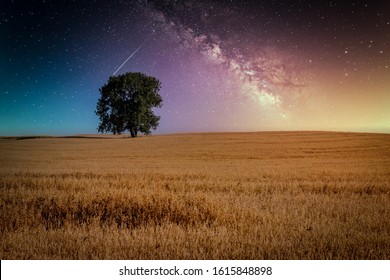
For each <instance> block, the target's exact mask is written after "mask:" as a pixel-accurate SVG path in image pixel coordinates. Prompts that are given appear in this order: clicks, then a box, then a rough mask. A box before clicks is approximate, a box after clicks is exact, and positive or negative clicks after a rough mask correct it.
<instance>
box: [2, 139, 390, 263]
mask: <svg viewBox="0 0 390 280" xmlns="http://www.w3.org/2000/svg"><path fill="white" fill-rule="evenodd" d="M0 191H1V197H0V199H1V205H0V207H1V211H0V230H1V248H0V258H1V259H389V258H390V135H388V134H365V133H335V132H259V133H206V134H177V135H161V136H149V137H139V138H136V139H131V138H121V137H112V138H110V137H106V138H97V137H95V138H94V137H80V138H31V139H29V138H26V139H21V140H17V139H16V138H1V139H0Z"/></svg>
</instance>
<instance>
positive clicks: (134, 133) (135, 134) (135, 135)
mask: <svg viewBox="0 0 390 280" xmlns="http://www.w3.org/2000/svg"><path fill="white" fill-rule="evenodd" d="M130 135H131V138H133V137H137V130H136V129H134V128H133V127H132V128H130Z"/></svg>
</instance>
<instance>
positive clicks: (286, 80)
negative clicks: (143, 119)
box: [0, 0, 390, 136]
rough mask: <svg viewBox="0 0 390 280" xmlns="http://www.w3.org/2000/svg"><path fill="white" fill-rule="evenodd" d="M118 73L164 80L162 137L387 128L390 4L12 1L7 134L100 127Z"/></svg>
mask: <svg viewBox="0 0 390 280" xmlns="http://www.w3.org/2000/svg"><path fill="white" fill-rule="evenodd" d="M129 57H130V58H129ZM128 58H129V60H128V61H127V62H126V63H125V64H124V65H123V66H122V67H121V68H120V66H121V65H122V64H123V63H124V62H125V61H126V60H127V59H128ZM118 69H119V70H118ZM117 70H118V71H117ZM116 71H117V72H116ZM115 72H116V74H117V75H118V74H123V73H125V72H143V73H145V74H148V75H151V76H154V77H156V78H158V79H159V80H160V81H161V83H162V88H161V91H160V94H161V96H162V97H163V107H162V108H158V109H155V112H156V114H157V115H160V116H161V120H160V126H159V127H158V129H157V130H156V131H155V133H157V134H162V133H176V132H198V131H205V132H207V131H265V130H332V131H366V132H386V133H390V2H389V1H376V0H374V1H368V0H367V1H364V0H359V1H326V0H325V1H305V0H294V1H286V0H280V1H271V0H270V1H259V0H248V1H245V0H243V1H232V0H231V1H215V0H199V1H195V0H190V1H182V0H160V1H153V0H130V1H121V0H112V1H100V0H96V1H93V0H90V1H84V0H78V1H65V0H62V1H61V0H58V1H50V0H46V1H43V0H40V1H38V0H36V1H34V0H30V1H27V0H26V1H22V0H4V1H2V4H1V7H0V135H3V136H4V135H74V134H89V133H97V126H98V122H99V120H98V117H97V116H96V115H95V113H94V111H95V109H96V103H97V100H98V98H99V88H100V87H101V86H102V85H103V84H105V83H106V82H107V80H108V78H109V76H111V75H113V74H114V73H115Z"/></svg>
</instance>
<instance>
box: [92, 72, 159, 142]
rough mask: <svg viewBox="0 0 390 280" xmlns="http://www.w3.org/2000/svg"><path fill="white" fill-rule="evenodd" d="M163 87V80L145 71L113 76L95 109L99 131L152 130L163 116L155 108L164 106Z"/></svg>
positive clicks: (131, 131)
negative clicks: (156, 113)
mask: <svg viewBox="0 0 390 280" xmlns="http://www.w3.org/2000/svg"><path fill="white" fill-rule="evenodd" d="M160 87H161V83H160V81H159V80H157V79H156V78H154V77H150V76H147V75H145V74H142V73H126V74H123V75H119V76H111V77H110V78H109V79H108V83H107V84H105V85H104V86H102V87H101V88H100V89H99V91H100V95H101V96H100V98H99V100H98V103H97V106H96V111H95V113H96V115H98V116H99V119H100V124H99V127H98V131H99V132H101V133H103V132H112V133H114V134H122V133H123V132H125V131H129V132H130V134H131V137H136V136H137V133H138V132H141V133H144V134H150V133H151V131H150V130H151V129H156V128H157V126H158V124H159V120H160V117H159V116H156V115H155V114H154V112H153V111H152V108H154V107H161V106H162V98H161V96H160V95H159V93H158V92H159V90H160Z"/></svg>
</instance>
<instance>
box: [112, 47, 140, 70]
mask: <svg viewBox="0 0 390 280" xmlns="http://www.w3.org/2000/svg"><path fill="white" fill-rule="evenodd" d="M145 43H146V41H144V42H143V43H142V44H141V45H140V46H139V47H138V48H137V49H136V50H135V51H134V52H133V53H132V54H131V55H130V56H129V57H128V58H127V59H126V60H125V62H123V63H122V65H121V66H119V68H118V69H116V71H115V72H114V74H112V75H113V76H114V75H115V74H116V73H117V72H118V71H119V70H120V69H121V68H122V67H123V65H125V64H126V62H127V61H129V59H130V58H132V57H133V55H135V54H136V53H137V52H138V51H139V50H140V49H141V48H142V46H143V45H144V44H145Z"/></svg>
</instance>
